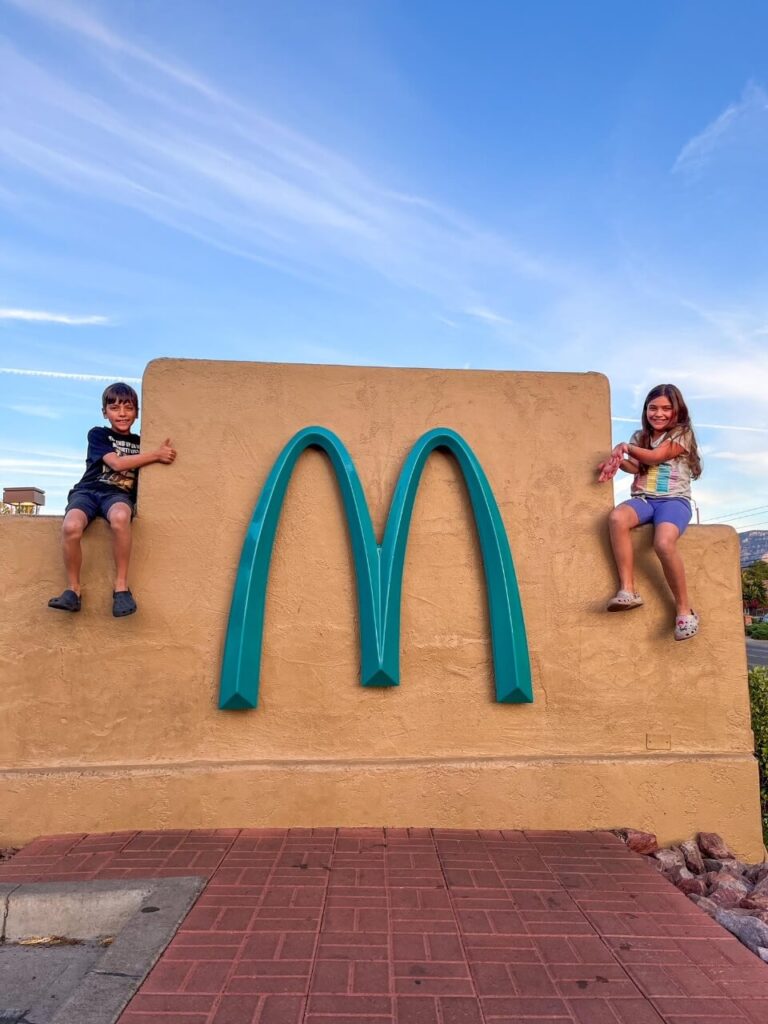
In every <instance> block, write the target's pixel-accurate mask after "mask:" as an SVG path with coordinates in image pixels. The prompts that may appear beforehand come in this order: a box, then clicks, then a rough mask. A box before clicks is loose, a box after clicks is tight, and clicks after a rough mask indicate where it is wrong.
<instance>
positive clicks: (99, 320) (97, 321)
mask: <svg viewBox="0 0 768 1024" xmlns="http://www.w3.org/2000/svg"><path fill="white" fill-rule="evenodd" d="M0 320H21V321H26V322H28V323H43V324H70V325H72V326H81V325H82V326H85V325H91V324H93V325H102V324H108V323H109V317H106V316H99V315H96V314H89V315H86V316H73V315H71V314H69V313H50V312H48V311H47V310H43V309H9V308H7V307H5V308H0Z"/></svg>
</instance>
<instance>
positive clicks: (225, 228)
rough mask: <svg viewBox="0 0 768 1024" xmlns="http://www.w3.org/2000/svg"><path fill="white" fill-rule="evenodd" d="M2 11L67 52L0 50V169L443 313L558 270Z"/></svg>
mask: <svg viewBox="0 0 768 1024" xmlns="http://www.w3.org/2000/svg"><path fill="white" fill-rule="evenodd" d="M12 2H13V3H14V4H15V5H16V6H17V7H19V8H20V9H22V10H24V11H25V12H27V13H28V14H30V15H33V16H35V17H37V18H40V19H44V20H45V21H46V22H48V23H49V25H52V26H54V27H58V28H63V29H66V30H67V31H69V32H71V33H73V35H74V38H75V40H76V42H78V43H79V44H80V47H81V51H80V60H79V63H78V62H73V63H72V64H71V65H70V66H69V67H68V68H67V70H66V72H65V73H63V74H62V75H56V74H54V73H51V72H49V71H47V70H45V69H43V68H42V67H40V66H39V65H37V64H35V63H34V62H32V61H30V60H28V59H27V58H26V57H25V56H23V55H22V54H21V53H19V52H18V51H17V50H15V49H14V48H13V47H12V46H11V45H10V44H9V43H5V44H2V46H0V60H1V61H2V64H3V67H4V70H5V72H6V74H5V90H6V97H5V98H6V111H7V112H8V115H9V116H6V117H5V119H4V124H3V126H2V128H0V160H4V161H6V162H7V163H9V164H12V163H15V164H21V165H22V166H24V167H25V168H26V169H27V171H32V172H34V173H36V174H38V175H41V176H43V177H45V178H46V179H47V180H48V181H50V182H54V183H55V184H57V185H58V186H59V187H61V188H64V189H67V190H75V191H78V192H80V193H83V194H88V195H89V196H93V197H94V198H102V199H106V200H109V201H111V202H114V203H118V204H121V205H123V206H126V207H130V208H132V209H134V210H139V211H141V212H142V213H143V214H144V215H146V216H148V217H151V218H152V219H154V220H156V221H159V222H161V223H163V224H166V225H170V226H172V227H173V228H175V229H176V230H178V231H181V232H184V233H186V234H188V235H190V236H192V237H195V238H197V239H200V240H202V241H204V242H206V243H207V244H210V245H214V246H216V247H218V248H219V249H222V250H225V251H227V252H230V253H235V254H237V255H240V256H242V257H244V258H247V259H250V260H255V261H258V262H265V263H267V264H269V265H273V266H278V267H281V268H282V269H287V270H290V271H291V272H293V273H295V274H298V275H300V276H309V277H320V278H322V279H329V278H330V279H334V280H335V281H336V282H338V283H343V282H346V281H347V280H348V273H349V268H350V267H355V268H357V269H359V270H363V271H370V272H373V273H375V274H377V275H380V276H381V277H383V278H385V279H386V280H387V281H389V282H392V283H395V284H397V285H398V286H400V287H403V288H408V289H415V290H418V291H421V292H425V293H427V294H429V295H431V296H432V297H436V298H438V299H440V300H441V301H443V302H445V303H446V304H449V305H450V306H451V307H452V308H456V305H457V304H462V303H463V304H465V305H474V306H477V307H478V308H480V307H481V306H482V305H483V303H482V296H483V295H484V294H485V293H486V290H487V289H490V290H493V289H494V287H495V286H498V284H499V283H500V282H502V281H503V282H505V283H506V287H507V288H509V287H510V284H511V282H512V281H513V280H515V279H518V280H536V281H540V282H548V283H550V284H553V283H554V282H555V281H557V280H559V278H560V276H561V275H562V274H563V269H562V268H557V267H555V266H554V265H553V264H552V263H550V262H549V261H547V260H544V259H542V258H540V257H539V256H537V255H534V254H532V253H530V252H528V251H526V250H525V249H524V248H523V247H521V246H518V245H515V244H514V243H512V242H510V241H509V240H508V239H506V238H503V237H501V236H499V235H496V234H494V233H493V232H491V231H488V230H486V229H484V228H482V227H481V226H478V225H476V224H474V223H472V222H471V221H470V220H468V219H467V218H465V217H463V216H461V215H460V214H457V213H456V212H454V211H452V210H449V209H446V208H444V207H441V206H439V205H438V204H436V203H434V202H432V201H431V200H430V199H428V198H426V197H419V196H413V195H408V194H405V193H402V192H399V191H395V190H393V189H391V188H390V187H388V186H387V185H386V184H384V183H382V182H379V181H377V180H376V179H375V178H374V177H373V176H371V175H370V174H368V173H367V172H366V171H364V170H363V169H362V168H361V167H360V166H358V165H356V164H354V163H353V162H351V161H349V160H348V159H346V158H345V157H344V156H343V155H342V154H340V153H338V152H335V151H334V150H333V149H331V148H329V147H327V146H324V145H322V144H320V143H319V142H317V141H316V140H314V139H312V138H311V137H309V136H308V135H306V134H304V135H303V134H300V133H299V132H296V131H294V130H293V129H291V128H290V127H288V126H287V125H285V124H281V123H279V122H277V121H275V120H274V119H272V118H270V117H268V116H266V115H265V114H263V113H261V112H260V111H258V109H256V108H255V106H254V105H253V104H251V103H248V104H246V103H241V102H240V101H239V100H237V99H235V98H233V97H231V96H229V95H227V94H226V93H224V92H223V91H222V90H220V89H219V88H217V87H216V86H215V85H214V84H212V83H210V82H208V81H206V80H205V79H204V78H203V77H202V76H201V75H199V74H197V73H196V72H194V71H192V70H189V69H187V68H185V67H183V66H182V65H181V64H179V63H178V62H176V61H174V60H172V59H169V58H167V57H165V56H163V55H161V54H158V53H156V52H153V51H151V50H150V49H148V48H146V47H144V46H140V45H138V44H137V43H135V42H133V41H132V40H130V39H127V38H124V37H122V36H120V35H119V34H118V33H116V32H115V31H113V30H112V29H111V28H110V27H109V26H107V25H106V24H104V23H103V22H101V21H99V20H97V19H96V18H95V17H94V16H93V15H91V14H90V13H88V12H85V11H83V10H81V9H80V8H78V7H75V6H74V5H72V4H69V3H66V2H57V3H56V4H53V5H51V4H47V3H43V2H40V0H12ZM105 54H108V55H109V60H105V59H104V55H105ZM89 57H90V58H91V60H90V65H89V64H88V61H89ZM85 66H89V67H90V71H91V72H92V74H97V75H99V76H101V80H102V81H103V82H104V85H105V88H104V89H103V90H100V94H99V95H98V96H97V95H96V94H95V93H94V91H93V86H92V84H89V86H88V87H85V86H82V87H81V86H79V85H78V75H79V73H80V71H81V70H82V68H83V67H85ZM137 70H138V71H140V73H135V72H136V71H137ZM148 77H149V78H151V81H148ZM101 95H104V96H106V97H107V98H106V99H101V98H100V96H101ZM478 299H480V301H478Z"/></svg>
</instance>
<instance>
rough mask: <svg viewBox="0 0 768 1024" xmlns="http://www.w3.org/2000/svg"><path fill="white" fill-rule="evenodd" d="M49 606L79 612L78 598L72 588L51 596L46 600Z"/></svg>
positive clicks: (64, 610)
mask: <svg viewBox="0 0 768 1024" xmlns="http://www.w3.org/2000/svg"><path fill="white" fill-rule="evenodd" d="M48 607H49V608H60V609H61V610H62V611H63V612H79V611H80V598H79V597H78V595H77V594H76V593H75V592H74V590H65V591H64V592H63V593H61V594H59V596H58V597H52V598H51V599H50V601H49V602H48Z"/></svg>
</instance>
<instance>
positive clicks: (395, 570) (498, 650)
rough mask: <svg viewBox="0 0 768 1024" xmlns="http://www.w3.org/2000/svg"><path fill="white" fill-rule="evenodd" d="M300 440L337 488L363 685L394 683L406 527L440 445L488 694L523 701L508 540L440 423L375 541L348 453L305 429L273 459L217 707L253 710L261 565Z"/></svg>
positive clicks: (468, 458)
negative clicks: (470, 527)
mask: <svg viewBox="0 0 768 1024" xmlns="http://www.w3.org/2000/svg"><path fill="white" fill-rule="evenodd" d="M307 448H319V449H321V450H322V451H324V452H325V453H326V455H327V456H328V458H329V459H330V461H331V466H332V467H333V470H334V473H335V474H336V479H337V481H338V484H339V488H340V490H341V497H342V501H343V505H344V512H345V514H346V517H347V523H348V526H349V535H350V541H351V545H352V555H353V560H354V564H355V575H356V579H357V599H358V608H359V614H360V660H361V682H362V684H363V686H397V685H399V682H400V603H401V596H402V586H403V569H404V566H405V550H406V546H407V544H408V532H409V529H410V525H411V516H412V514H413V506H414V502H415V500H416V492H417V490H418V487H419V483H420V481H421V475H422V472H423V470H424V466H425V464H426V461H427V459H428V458H429V456H430V454H431V453H432V452H433V451H434V450H435V449H436V448H440V449H442V450H445V451H449V452H450V453H451V454H452V455H453V457H454V458H455V459H456V462H457V463H458V465H459V468H460V469H461V472H462V475H463V477H464V480H465V483H466V486H467V490H468V492H469V498H470V501H471V504H472V511H473V513H474V517H475V524H476V526H477V532H478V537H479V540H480V550H481V553H482V558H483V567H484V570H485V581H486V592H487V596H488V610H489V617H490V625H491V645H492V649H493V669H494V677H495V685H496V700H497V701H498V702H500V703H504V704H519V703H530V702H531V701H532V700H533V688H532V683H531V665H530V658H529V654H528V641H527V637H526V632H525V620H524V618H523V609H522V605H521V603H520V591H519V588H518V585H517V578H516V576H515V568H514V564H513V561H512V553H511V551H510V549H509V540H508V538H507V532H506V530H505V529H504V523H503V521H502V518H501V513H500V512H499V506H498V504H497V503H496V499H495V497H494V495H493V491H492V490H491V485H490V484H489V483H488V478H487V477H486V475H485V473H484V471H483V468H482V466H481V465H480V462H479V461H478V459H477V456H476V455H475V453H474V452H473V451H472V449H471V448H470V447H469V445H468V444H467V443H466V441H464V439H463V438H462V437H461V436H460V435H459V434H457V433H456V432H455V431H454V430H449V429H447V428H444V427H438V428H436V429H435V430H430V431H428V432H427V433H426V434H423V435H422V436H421V437H420V438H419V439H418V441H417V442H416V443H415V444H414V446H413V448H412V449H411V451H410V453H409V455H408V458H407V459H406V461H405V465H404V466H403V469H402V471H401V473H400V477H399V478H398V481H397V486H396V487H395V494H394V497H393V499H392V505H391V507H390V511H389V517H388V519H387V525H386V527H385V530H384V541H383V543H382V544H381V545H378V544H377V543H376V537H375V534H374V532H373V523H372V522H371V514H370V511H369V509H368V502H367V501H366V499H365V494H364V493H363V488H362V485H361V483H360V478H359V477H358V475H357V470H356V469H355V464H354V462H353V461H352V457H351V455H350V454H349V452H348V451H347V449H346V448H345V446H344V444H343V443H342V441H341V440H340V439H339V438H338V437H337V436H336V434H334V433H333V432H332V431H330V430H326V429H325V428H324V427H306V428H305V429H304V430H300V431H299V432H298V433H297V434H295V435H294V437H292V438H291V440H290V441H289V442H288V443H287V444H286V446H285V448H283V450H282V452H281V453H280V455H279V456H278V457H277V459H276V460H275V464H274V466H273V467H272V471H271V472H270V474H269V477H268V478H267V482H266V483H265V485H264V488H263V490H262V492H261V495H260V497H259V500H258V502H257V504H256V508H255V510H254V513H253V518H252V520H251V524H250V526H249V528H248V532H247V534H246V537H245V541H244V543H243V550H242V554H241V556H240V563H239V565H238V569H237V576H236V578H235V587H234V592H233V595H232V604H231V606H230V611H229V623H228V625H227V634H226V639H225V642H224V655H223V659H222V668H221V683H220V689H219V707H220V708H221V709H222V710H227V711H233V710H240V709H244V708H255V707H256V705H257V703H258V697H259V671H260V666H261V648H262V641H263V634H264V607H265V602H266V594H267V580H268V577H269V564H270V561H271V558H272V549H273V546H274V541H275V533H276V531H277V524H278V520H279V518H280V511H281V509H282V507H283V500H284V499H285V493H286V490H287V489H288V484H289V482H290V479H291V474H292V473H293V470H294V467H295V465H296V462H297V461H298V459H299V457H300V455H301V454H302V452H304V451H305V450H306V449H307Z"/></svg>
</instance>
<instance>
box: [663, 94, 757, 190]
mask: <svg viewBox="0 0 768 1024" xmlns="http://www.w3.org/2000/svg"><path fill="white" fill-rule="evenodd" d="M767 117H768V94H767V93H766V91H765V90H764V89H763V88H761V87H760V86H759V85H756V84H755V83H750V84H749V85H747V87H746V89H745V90H744V93H743V95H742V97H741V99H740V100H739V102H738V103H732V104H730V105H729V106H728V107H726V108H725V110H724V111H723V112H722V113H721V114H719V115H718V116H717V117H716V118H715V119H714V121H711V122H710V124H708V125H707V127H706V128H705V129H704V131H703V132H701V133H700V134H698V135H695V136H694V137H693V138H692V139H689V140H688V142H686V144H685V145H684V146H683V148H682V149H681V150H680V152H679V153H678V155H677V159H676V160H675V162H674V165H673V167H672V173H673V174H674V173H679V172H681V171H698V170H700V169H701V168H702V167H704V165H705V164H706V163H707V162H708V161H709V160H710V159H711V158H712V156H713V155H714V154H715V153H716V152H717V150H719V149H720V148H721V147H722V146H724V145H727V144H728V142H729V141H730V140H731V139H733V138H735V137H737V136H739V135H741V133H742V132H744V131H747V132H749V131H751V130H752V129H753V127H754V126H755V124H756V123H759V124H760V126H761V127H764V126H765V121H766V118H767Z"/></svg>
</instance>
